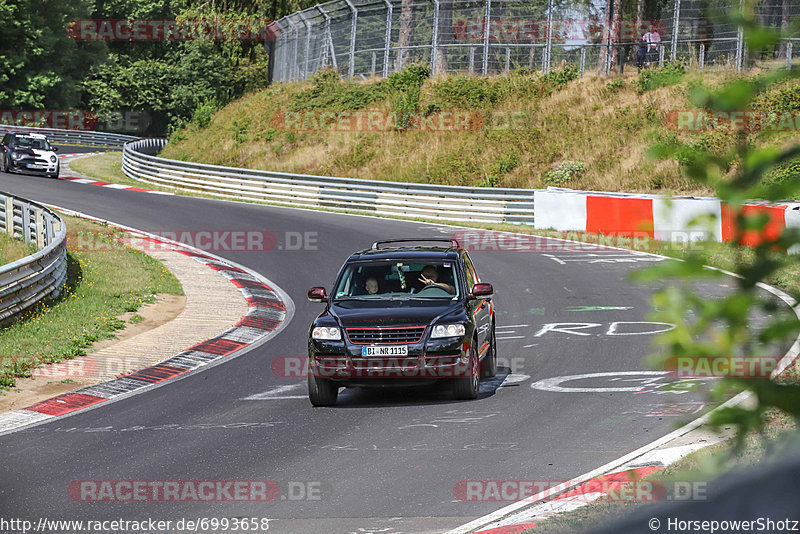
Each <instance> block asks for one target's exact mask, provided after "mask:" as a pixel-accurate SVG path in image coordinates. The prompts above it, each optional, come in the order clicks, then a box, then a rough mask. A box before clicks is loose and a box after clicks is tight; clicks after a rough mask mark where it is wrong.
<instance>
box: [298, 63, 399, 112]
mask: <svg viewBox="0 0 800 534" xmlns="http://www.w3.org/2000/svg"><path fill="white" fill-rule="evenodd" d="M384 97H385V93H384V92H383V91H382V90H381V86H380V85H379V84H376V83H358V82H352V81H343V80H340V79H339V75H338V74H337V73H336V71H334V70H332V69H323V70H320V71H318V72H317V73H316V74H315V75H314V77H313V78H312V79H311V87H309V88H308V89H306V90H304V91H302V92H300V93H297V94H295V95H294V97H293V99H292V110H293V111H306V110H324V111H346V110H356V109H364V108H366V107H367V106H368V105H369V104H372V103H373V102H376V101H378V100H383V98H384Z"/></svg>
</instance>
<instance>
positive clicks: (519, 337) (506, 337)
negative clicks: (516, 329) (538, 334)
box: [497, 336, 526, 341]
mask: <svg viewBox="0 0 800 534" xmlns="http://www.w3.org/2000/svg"><path fill="white" fill-rule="evenodd" d="M524 337H526V336H503V337H498V338H497V341H501V340H503V339H523V338H524Z"/></svg>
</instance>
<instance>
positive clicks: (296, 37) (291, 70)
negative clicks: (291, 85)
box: [286, 17, 300, 80]
mask: <svg viewBox="0 0 800 534" xmlns="http://www.w3.org/2000/svg"><path fill="white" fill-rule="evenodd" d="M286 22H288V23H289V27H290V28H291V29H292V34H293V35H294V37H293V38H292V50H293V53H292V57H293V58H294V59H293V60H292V64H291V65H290V67H289V79H290V80H294V79H296V77H297V74H296V73H297V71H298V68H297V41H299V40H300V32H299V31H298V29H297V27H296V26H295V25H294V22H292V19H290V18H288V17H287V18H286Z"/></svg>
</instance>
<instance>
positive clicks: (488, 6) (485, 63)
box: [481, 0, 492, 76]
mask: <svg viewBox="0 0 800 534" xmlns="http://www.w3.org/2000/svg"><path fill="white" fill-rule="evenodd" d="M491 22H492V0H486V15H485V16H484V18H483V68H482V69H481V73H482V74H483V75H484V76H486V74H487V72H488V71H489V24H490V23H491Z"/></svg>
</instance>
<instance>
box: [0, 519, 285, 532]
mask: <svg viewBox="0 0 800 534" xmlns="http://www.w3.org/2000/svg"><path fill="white" fill-rule="evenodd" d="M269 522H270V519H269V518H266V517H231V518H228V517H198V518H193V519H186V518H183V519H177V520H158V519H153V518H147V519H142V520H140V521H131V520H127V519H112V520H102V521H97V520H66V519H50V518H47V517H41V518H39V519H38V520H36V521H33V520H27V519H19V518H6V517H0V532H8V533H17V532H19V533H22V534H27V533H28V532H47V533H58V532H70V533H72V532H130V533H137V534H139V533H141V534H144V533H151V532H171V533H176V534H177V533H182V532H194V533H201V534H202V533H209V534H210V533H214V532H239V531H241V532H266V531H268V530H269Z"/></svg>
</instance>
